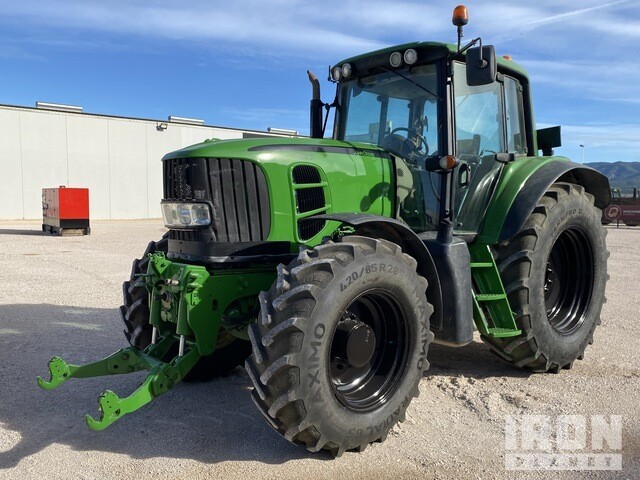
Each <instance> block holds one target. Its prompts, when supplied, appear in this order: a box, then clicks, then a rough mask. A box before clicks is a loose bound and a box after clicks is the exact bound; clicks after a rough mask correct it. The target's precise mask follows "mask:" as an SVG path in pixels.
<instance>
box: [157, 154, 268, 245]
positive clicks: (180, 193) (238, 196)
mask: <svg viewBox="0 0 640 480" xmlns="http://www.w3.org/2000/svg"><path fill="white" fill-rule="evenodd" d="M164 174H165V176H164V178H165V184H164V198H165V199H166V200H182V201H189V200H200V201H203V200H204V201H209V202H211V204H212V206H213V212H212V214H213V219H212V220H213V222H212V230H213V235H211V230H209V235H206V234H205V232H204V231H203V230H204V229H199V230H196V232H197V234H196V235H195V237H194V235H193V234H187V235H184V234H183V233H175V232H174V233H172V234H171V235H172V238H173V237H176V238H175V239H176V240H183V239H184V240H189V241H218V242H257V241H264V240H266V239H267V237H268V236H269V231H270V229H271V215H270V205H269V191H268V187H267V179H266V177H265V175H264V173H263V172H262V170H261V169H260V167H259V166H258V165H256V164H254V163H252V162H248V161H245V160H238V159H228V158H179V159H169V160H165V161H164ZM176 232H177V231H176ZM204 237H209V238H204Z"/></svg>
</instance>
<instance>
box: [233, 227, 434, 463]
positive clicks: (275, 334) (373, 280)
mask: <svg viewBox="0 0 640 480" xmlns="http://www.w3.org/2000/svg"><path fill="white" fill-rule="evenodd" d="M426 289H427V281H426V280H425V279H424V278H422V277H420V276H419V275H418V274H417V273H416V261H415V260H414V259H413V258H411V257H410V256H408V255H406V254H404V253H402V251H401V249H400V247H399V246H398V245H396V244H394V243H391V242H388V241H385V240H375V239H372V238H367V237H358V236H349V237H345V238H344V239H343V240H342V241H340V242H336V243H334V242H331V241H329V242H327V243H325V244H323V245H321V246H318V247H316V248H314V249H313V250H305V251H303V252H302V253H301V254H300V255H299V256H298V258H296V259H295V260H293V261H292V262H291V263H290V264H289V265H288V266H287V267H284V266H282V265H280V266H279V267H278V278H277V280H276V282H275V283H274V285H273V286H272V287H271V289H270V290H269V291H268V292H262V293H261V294H260V306H261V316H260V318H259V320H258V322H257V323H255V324H253V325H251V326H250V328H249V337H250V339H251V343H252V347H253V355H252V356H251V357H249V359H248V360H247V362H246V364H245V367H246V369H247V372H248V374H249V377H250V378H251V380H252V382H253V385H254V390H253V392H252V395H253V400H254V402H255V403H256V405H257V406H258V408H259V409H260V411H261V412H262V414H263V415H264V416H265V418H266V419H267V420H268V421H269V423H270V424H271V425H272V426H273V428H275V429H276V430H277V431H278V432H279V433H280V434H282V435H283V436H284V437H285V438H286V439H287V440H289V441H290V442H293V443H296V444H301V445H304V446H305V447H306V448H307V449H308V450H309V451H312V452H317V451H319V450H322V449H324V450H328V451H329V452H330V453H331V454H333V455H334V456H339V455H341V454H342V453H343V452H344V451H345V450H351V449H356V450H359V451H362V450H364V448H366V446H367V445H368V444H369V443H370V442H373V441H382V440H384V439H385V438H386V436H387V433H388V432H389V430H390V429H391V428H392V427H393V426H394V425H395V424H396V423H397V422H399V421H404V419H405V411H406V409H407V407H408V406H409V403H410V401H411V400H412V399H413V398H414V397H416V396H417V395H418V384H419V382H420V378H421V377H422V374H423V371H424V370H426V369H427V368H428V365H429V364H428V362H427V360H426V354H427V349H428V346H429V342H430V341H431V340H432V338H433V334H432V333H431V331H430V330H429V319H430V317H431V314H432V312H433V308H432V307H431V305H430V304H429V303H428V302H427V298H426V295H425V292H426Z"/></svg>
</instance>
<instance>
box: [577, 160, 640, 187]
mask: <svg viewBox="0 0 640 480" xmlns="http://www.w3.org/2000/svg"><path fill="white" fill-rule="evenodd" d="M585 165H587V166H588V167H591V168H593V169H595V170H598V171H599V172H601V173H602V174H604V175H606V176H607V177H608V178H609V184H610V185H611V188H619V189H620V190H621V191H622V194H623V195H631V194H632V193H633V187H640V162H591V163H585Z"/></svg>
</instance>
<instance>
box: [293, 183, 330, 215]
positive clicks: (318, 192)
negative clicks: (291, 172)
mask: <svg viewBox="0 0 640 480" xmlns="http://www.w3.org/2000/svg"><path fill="white" fill-rule="evenodd" d="M323 207H324V189H323V188H322V187H312V188H303V189H300V190H296V208H297V210H298V213H305V212H310V211H311V210H317V209H318V208H323Z"/></svg>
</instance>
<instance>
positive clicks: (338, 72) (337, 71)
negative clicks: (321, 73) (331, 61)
mask: <svg viewBox="0 0 640 480" xmlns="http://www.w3.org/2000/svg"><path fill="white" fill-rule="evenodd" d="M341 77H342V68H340V67H333V70H332V71H331V78H332V79H333V81H334V82H339V81H340V78H341Z"/></svg>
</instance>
